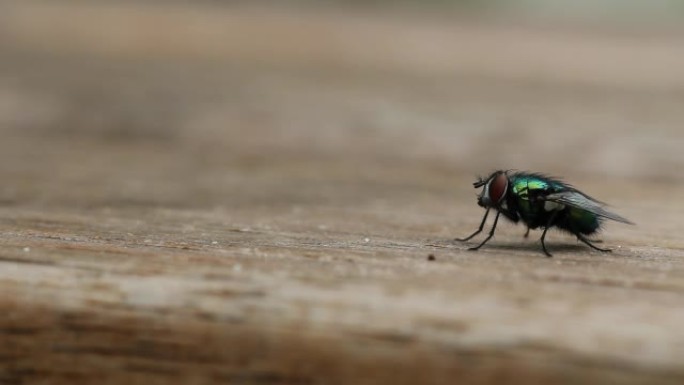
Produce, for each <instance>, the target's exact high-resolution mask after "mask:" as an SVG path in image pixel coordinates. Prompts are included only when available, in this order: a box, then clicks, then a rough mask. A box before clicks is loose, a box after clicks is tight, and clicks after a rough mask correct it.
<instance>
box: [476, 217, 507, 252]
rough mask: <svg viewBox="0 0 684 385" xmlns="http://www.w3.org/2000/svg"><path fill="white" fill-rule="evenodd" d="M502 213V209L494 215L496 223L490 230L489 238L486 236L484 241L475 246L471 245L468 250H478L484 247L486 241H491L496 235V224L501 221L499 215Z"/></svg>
mask: <svg viewBox="0 0 684 385" xmlns="http://www.w3.org/2000/svg"><path fill="white" fill-rule="evenodd" d="M500 214H501V211H497V212H496V216H495V217H494V224H493V225H492V229H491V230H489V235H488V236H487V238H485V240H484V241H482V242H480V244H479V245H477V246H474V247H471V248H469V249H468V250H477V249H479V248H480V247H482V245H484V244H485V243H487V241H489V240H490V239H492V237H493V236H494V230H496V224H497V223H498V222H499V215H500ZM483 223H484V222H483Z"/></svg>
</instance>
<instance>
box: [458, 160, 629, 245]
mask: <svg viewBox="0 0 684 385" xmlns="http://www.w3.org/2000/svg"><path fill="white" fill-rule="evenodd" d="M473 186H474V187H475V188H481V187H482V188H483V189H482V192H481V193H480V195H479V196H478V198H477V204H478V205H480V206H481V207H484V208H486V209H487V211H486V212H485V215H484V217H483V218H482V222H481V223H480V227H479V228H478V229H477V231H475V232H474V233H473V234H471V235H470V236H468V237H466V238H462V239H460V238H457V239H456V240H457V241H461V242H464V241H468V240H470V239H471V238H473V237H474V236H476V235H477V234H479V233H481V232H482V229H483V228H484V225H485V222H486V221H487V216H488V215H489V211H490V210H491V209H494V210H496V217H495V218H494V224H493V225H492V229H491V230H490V232H489V235H488V236H487V238H485V240H484V241H482V242H481V243H480V244H479V245H477V246H475V247H471V248H470V250H477V249H479V248H480V247H482V245H484V244H485V243H487V241H489V240H490V239H491V238H492V236H494V230H495V229H496V224H497V222H498V221H499V215H501V214H503V215H504V216H505V217H506V218H508V219H509V220H511V221H512V222H514V223H518V222H520V221H522V222H523V223H524V224H526V225H527V233H525V237H527V235H528V234H529V231H530V229H537V228H543V229H544V231H543V232H542V236H541V245H542V250H543V251H544V254H546V255H547V256H548V257H550V256H551V254H550V253H549V252H548V250H547V249H546V244H545V243H544V238H545V237H546V232H547V231H548V230H549V229H550V228H551V227H554V226H556V227H558V228H559V229H561V230H564V231H567V232H569V233H571V234H573V235H575V236H576V237H577V239H579V240H580V241H582V242H584V243H585V244H587V245H589V246H590V247H591V248H593V249H596V250H599V251H604V252H605V251H611V250H610V249H602V248H599V247H597V246H596V245H594V244H592V243H591V241H590V240H589V239H587V237H586V235H591V234H594V233H595V232H597V231H598V230H599V229H600V228H601V224H602V221H603V219H611V220H614V221H618V222H622V223H628V224H633V223H632V222H630V221H629V220H627V219H625V218H623V217H621V216H619V215H617V214H614V213H611V212H609V211H607V210H606V209H605V208H604V204H603V203H602V202H599V201H597V200H596V199H594V198H592V197H590V196H588V195H587V194H585V193H583V192H581V191H579V190H577V189H576V188H574V187H572V186H570V185H568V184H566V183H564V182H562V181H560V180H558V179H555V178H550V177H547V176H545V175H542V174H537V173H529V172H509V171H496V172H494V173H492V174H491V175H490V176H489V177H488V178H487V179H482V178H478V180H477V181H476V182H475V183H473Z"/></svg>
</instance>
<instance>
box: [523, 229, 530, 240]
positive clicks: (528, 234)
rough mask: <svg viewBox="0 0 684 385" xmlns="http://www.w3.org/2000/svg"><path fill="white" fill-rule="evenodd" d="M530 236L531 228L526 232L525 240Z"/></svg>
mask: <svg viewBox="0 0 684 385" xmlns="http://www.w3.org/2000/svg"><path fill="white" fill-rule="evenodd" d="M529 236H530V228H529V227H528V228H527V231H525V234H524V235H523V238H527V237H529Z"/></svg>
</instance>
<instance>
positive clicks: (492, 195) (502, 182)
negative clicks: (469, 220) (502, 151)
mask: <svg viewBox="0 0 684 385" xmlns="http://www.w3.org/2000/svg"><path fill="white" fill-rule="evenodd" d="M507 191H508V177H507V176H506V173H504V172H501V173H499V174H497V175H496V176H494V177H493V178H492V179H491V181H490V182H489V199H490V200H491V201H492V202H494V203H500V202H501V201H502V200H503V198H504V196H506V192H507Z"/></svg>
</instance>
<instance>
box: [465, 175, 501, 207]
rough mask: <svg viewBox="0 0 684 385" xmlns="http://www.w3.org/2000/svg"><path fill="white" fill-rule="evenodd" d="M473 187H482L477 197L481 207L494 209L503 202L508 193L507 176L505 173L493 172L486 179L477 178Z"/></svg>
mask: <svg viewBox="0 0 684 385" xmlns="http://www.w3.org/2000/svg"><path fill="white" fill-rule="evenodd" d="M473 187H475V188H480V187H483V189H482V191H481V192H480V195H478V197H477V204H478V205H480V206H481V207H496V206H498V205H499V204H501V202H503V200H504V198H505V197H506V193H507V192H508V176H507V175H506V172H505V171H495V172H494V173H492V175H490V176H489V177H487V178H486V179H482V178H478V180H477V181H476V182H475V183H473Z"/></svg>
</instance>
